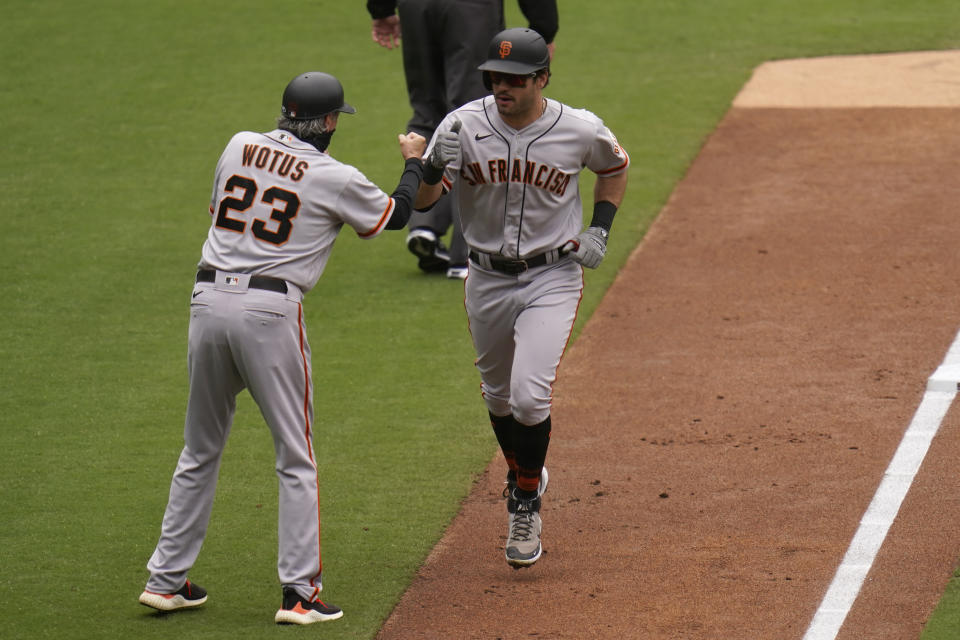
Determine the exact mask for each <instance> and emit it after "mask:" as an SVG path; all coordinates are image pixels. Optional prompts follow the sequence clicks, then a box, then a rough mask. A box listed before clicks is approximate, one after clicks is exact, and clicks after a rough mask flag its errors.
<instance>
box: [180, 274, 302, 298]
mask: <svg viewBox="0 0 960 640" xmlns="http://www.w3.org/2000/svg"><path fill="white" fill-rule="evenodd" d="M216 281H217V272H216V271H214V270H213V269H200V270H199V271H197V282H216ZM247 286H248V287H250V288H253V289H266V290H267V291H276V292H277V293H286V292H287V282H286V280H280V279H279V278H271V277H270V276H250V284H248V285H247Z"/></svg>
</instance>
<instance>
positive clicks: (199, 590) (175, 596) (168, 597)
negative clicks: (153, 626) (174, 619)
mask: <svg viewBox="0 0 960 640" xmlns="http://www.w3.org/2000/svg"><path fill="white" fill-rule="evenodd" d="M206 601H207V590H206V589H204V588H203V587H201V586H200V585H198V584H193V583H191V582H190V581H189V580H187V581H186V582H185V583H184V585H183V586H182V587H180V589H179V590H178V591H174V592H173V593H154V592H152V591H146V590H145V591H144V592H143V593H141V594H140V604H144V605H146V606H148V607H153V608H154V609H156V610H158V611H176V610H177V609H185V608H187V607H198V606H200V605H201V604H203V603H204V602H206Z"/></svg>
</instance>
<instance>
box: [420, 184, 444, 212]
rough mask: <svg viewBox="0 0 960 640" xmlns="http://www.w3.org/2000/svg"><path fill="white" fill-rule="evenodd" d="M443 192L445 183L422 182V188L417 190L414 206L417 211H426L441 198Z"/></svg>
mask: <svg viewBox="0 0 960 640" xmlns="http://www.w3.org/2000/svg"><path fill="white" fill-rule="evenodd" d="M442 194H443V183H441V182H438V183H437V184H427V183H426V182H422V183H420V190H419V191H418V192H417V200H416V202H415V203H414V208H415V209H416V210H417V211H426V210H427V209H429V208H430V207H432V206H433V205H434V204H435V203H436V202H437V200H439V199H440V196H441V195H442Z"/></svg>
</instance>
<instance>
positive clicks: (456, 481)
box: [0, 0, 960, 640]
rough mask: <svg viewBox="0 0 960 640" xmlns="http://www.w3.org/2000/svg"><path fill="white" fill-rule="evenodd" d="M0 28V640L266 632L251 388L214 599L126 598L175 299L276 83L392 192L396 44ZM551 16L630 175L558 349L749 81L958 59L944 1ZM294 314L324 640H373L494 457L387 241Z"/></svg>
mask: <svg viewBox="0 0 960 640" xmlns="http://www.w3.org/2000/svg"><path fill="white" fill-rule="evenodd" d="M506 7H507V9H508V15H509V17H510V19H509V25H510V26H521V25H522V24H523V23H522V22H521V19H520V18H519V12H518V11H517V9H516V3H513V2H511V1H510V0H508V1H507V2H506ZM2 9H3V15H4V22H5V24H6V27H5V29H4V37H3V38H2V39H0V54H2V59H3V60H4V71H3V78H4V82H3V87H2V89H0V130H2V140H3V149H4V153H2V154H0V186H2V193H3V198H2V200H0V202H2V205H0V206H2V223H3V233H2V235H0V269H2V274H3V275H2V277H0V296H2V299H3V300H4V301H5V303H4V316H5V321H4V322H2V323H0V388H2V393H0V434H2V450H3V453H2V455H3V463H2V465H0V487H2V492H3V493H2V497H3V517H2V518H0V548H2V549H3V553H2V562H0V567H2V568H0V590H2V591H0V620H2V626H3V631H2V632H0V635H2V636H3V637H5V638H45V637H51V638H53V637H56V638H100V637H138V638H141V639H144V640H146V639H149V638H168V637H171V636H173V635H177V634H183V635H190V636H195V637H203V638H221V637H222V638H231V639H234V638H265V637H273V636H274V635H280V634H283V633H288V632H289V630H284V629H278V628H277V627H276V625H274V624H273V620H272V614H273V611H274V610H275V607H276V606H277V605H278V604H279V595H280V590H279V588H278V585H277V578H276V571H275V554H276V506H277V505H276V481H275V476H274V473H273V449H272V443H271V440H270V437H269V434H268V432H267V430H266V428H265V427H264V426H263V423H262V420H261V418H260V416H259V414H258V412H257V410H256V407H255V405H253V403H252V401H251V400H250V399H249V396H247V395H244V396H242V398H241V402H240V408H239V411H238V416H237V421H236V423H235V426H234V430H233V434H232V436H231V440H230V443H229V446H228V449H227V453H226V456H225V459H224V463H223V469H222V473H221V478H220V487H219V493H218V498H217V502H216V505H215V508H214V514H213V518H212V523H211V527H210V531H209V534H208V537H207V542H206V545H205V547H204V550H203V553H202V554H201V556H200V560H199V562H198V564H197V566H196V567H195V568H194V570H193V572H192V576H193V577H194V578H195V579H196V580H197V581H198V582H200V583H201V584H204V585H206V586H208V587H209V588H210V589H211V590H212V591H213V590H215V594H214V595H215V598H216V600H213V599H212V600H211V602H210V606H207V607H206V610H205V611H204V612H203V613H200V612H190V613H184V614H181V615H176V616H168V617H163V618H156V617H154V616H152V615H150V614H149V612H148V611H147V610H146V609H145V608H144V607H142V606H140V605H139V604H137V601H136V598H137V595H138V594H139V592H140V590H141V589H142V586H143V583H144V581H145V579H146V571H145V568H144V565H145V563H146V561H147V559H148V557H149V555H150V553H151V551H152V549H153V546H154V544H155V542H156V539H157V535H158V532H159V525H160V518H161V516H162V513H163V507H164V505H165V503H166V492H167V487H168V485H169V480H170V474H171V472H172V470H173V468H174V466H175V463H176V458H177V455H178V453H179V450H180V447H181V445H182V424H183V411H184V408H185V403H186V365H185V353H186V328H187V318H188V316H187V307H188V305H187V301H188V296H189V292H190V285H191V282H192V277H193V274H194V269H195V265H196V262H197V260H198V257H199V250H200V246H201V244H202V242H203V239H204V236H205V232H206V228H207V226H208V224H209V218H208V216H207V211H206V210H207V204H208V199H209V189H210V182H211V179H212V175H213V168H214V164H215V163H216V160H217V157H218V155H219V153H220V151H221V149H222V147H223V145H224V144H225V143H226V141H227V140H228V139H229V137H230V135H232V134H233V133H234V132H235V131H238V130H242V129H252V130H268V129H270V128H272V127H273V124H274V119H275V116H276V115H277V112H278V110H279V100H280V95H281V93H282V91H283V87H284V86H285V85H286V83H287V81H288V80H289V79H290V78H292V77H293V76H294V75H296V74H297V73H300V72H302V71H306V70H314V69H317V70H325V71H329V72H331V73H334V74H335V75H337V76H338V77H339V78H340V79H341V80H342V82H343V84H344V85H345V87H346V93H347V100H348V101H349V102H351V103H352V104H354V105H355V106H357V108H358V111H359V112H358V113H357V114H356V115H355V116H344V117H342V118H341V120H340V128H339V130H338V133H337V135H336V136H335V137H334V139H333V144H332V146H331V152H332V153H333V155H335V156H336V157H338V158H339V159H341V160H342V161H344V162H347V163H350V164H353V165H355V166H357V167H359V168H360V169H361V170H363V171H364V172H365V173H366V174H367V176H369V177H370V178H371V179H373V180H374V181H375V182H377V183H378V184H380V185H381V187H383V188H384V189H386V190H388V191H389V190H391V189H392V188H393V186H394V185H395V184H396V180H397V178H398V176H399V171H400V168H401V166H402V165H401V161H400V156H399V153H398V152H397V150H396V142H395V141H396V134H397V133H400V132H402V131H403V128H404V125H405V122H406V120H407V118H408V117H409V109H408V107H407V103H406V94H405V91H404V83H403V73H402V68H401V64H400V54H399V52H397V51H393V52H388V51H385V50H382V49H379V48H378V47H376V46H375V45H374V44H373V43H372V42H371V41H370V37H369V17H368V15H367V14H366V12H365V9H364V5H363V3H360V2H356V3H346V2H316V3H295V2H290V1H285V0H281V1H278V2H270V3H267V2H251V1H249V0H235V1H233V2H217V1H210V2H187V1H181V2H177V1H174V0H156V1H155V2H150V3H130V2H120V1H119V0H105V1H101V2H94V1H84V0H76V1H73V2H67V1H65V0H59V1H57V0H36V1H30V2H27V1H25V0H4V1H3V2H2ZM560 24H561V28H560V33H559V35H558V39H557V55H556V58H555V62H554V66H553V70H554V76H553V80H552V82H551V86H550V88H549V89H548V94H549V95H550V96H552V97H555V98H558V99H560V100H562V101H564V102H566V103H568V104H570V105H573V106H578V107H587V108H590V109H591V110H593V111H595V112H596V113H597V114H598V115H600V116H601V117H602V118H604V120H605V121H606V122H607V124H608V125H609V126H610V127H611V128H612V129H613V130H614V132H616V133H617V135H618V137H619V139H620V141H621V143H622V144H623V145H624V147H625V148H626V149H627V150H628V151H629V153H630V155H631V158H632V169H631V174H630V187H629V189H628V194H627V199H626V201H625V202H624V206H623V207H622V210H621V212H620V213H619V214H618V217H617V222H616V224H615V226H614V230H613V236H612V239H611V249H610V252H609V254H608V260H607V262H605V263H604V265H603V267H602V268H601V269H600V270H598V271H597V272H591V273H589V274H588V286H587V293H586V296H585V299H584V303H583V306H582V313H581V317H580V319H579V320H578V324H577V330H578V331H579V330H580V329H581V328H582V326H583V323H584V321H585V320H586V319H587V318H588V317H589V314H590V312H591V311H592V310H593V309H594V308H595V306H596V304H597V302H598V301H599V299H600V297H601V296H602V294H603V292H604V291H605V289H606V288H607V286H608V285H609V283H610V282H611V281H612V279H613V278H614V276H615V274H616V271H617V267H618V266H619V265H620V264H622V263H623V261H624V260H625V259H626V258H627V256H628V255H629V253H630V251H631V250H632V249H633V248H634V247H635V246H636V244H637V243H638V242H639V240H640V239H641V238H642V236H643V233H644V232H645V230H646V229H647V227H648V225H649V224H650V222H651V221H652V220H653V219H654V217H655V216H656V214H657V213H658V211H659V210H660V208H661V207H662V206H663V204H664V202H665V201H666V199H667V197H668V196H669V194H670V192H671V190H672V188H673V186H674V184H675V183H676V182H677V181H678V180H679V179H680V178H681V177H682V175H683V173H684V171H685V170H686V168H687V166H688V165H689V163H690V162H691V160H692V159H693V158H694V157H695V156H696V154H697V153H698V151H699V149H700V146H701V144H702V142H703V140H704V139H705V137H706V136H707V135H708V134H709V133H710V131H711V130H712V128H713V127H714V126H715V125H716V123H717V122H718V121H719V120H720V118H721V117H722V116H723V114H724V112H725V111H726V110H727V109H728V108H729V105H730V101H731V99H732V98H733V96H734V95H735V94H736V92H737V91H738V90H739V88H740V87H741V86H742V85H743V83H744V82H745V81H746V80H747V79H748V78H749V76H750V73H751V71H752V69H753V68H754V67H755V66H756V65H758V64H760V63H761V62H763V61H765V60H769V59H776V58H791V57H804V56H817V55H827V54H851V53H867V52H889V51H905V50H929V49H946V48H956V47H957V46H960V34H958V31H957V26H956V25H958V24H960V4H958V3H956V2H955V1H952V0H922V1H920V2H914V3H906V2H903V1H902V0H877V1H873V2H868V1H865V0H809V1H807V2H803V3H797V2H787V1H786V0H726V1H721V0H701V1H699V2H692V1H680V0H677V1H653V0H608V1H607V2H596V3H594V2H572V1H561V2H560ZM591 187H592V182H590V181H589V180H588V181H587V182H586V188H585V190H584V191H585V194H587V193H589V189H590V188H591ZM652 276H653V277H655V274H652ZM305 309H306V314H307V322H308V327H309V331H310V340H311V344H312V346H313V352H314V382H315V389H316V415H317V428H316V436H315V444H316V450H317V452H318V458H319V462H320V473H321V482H322V501H323V516H324V531H323V535H324V569H325V571H324V577H325V580H324V584H325V592H324V594H325V596H327V597H329V599H330V600H331V601H333V602H335V603H337V604H338V605H340V606H341V607H343V608H344V609H345V611H346V616H345V617H344V618H343V620H341V621H339V622H337V623H334V624H331V625H324V628H323V629H322V633H323V634H324V637H325V638H331V639H335V638H370V637H372V636H373V635H374V634H375V633H376V630H377V629H378V627H379V625H380V624H381V622H382V621H383V619H384V618H385V616H386V615H387V614H388V613H389V612H390V610H391V608H392V607H393V606H394V604H395V603H396V601H397V599H398V598H399V596H400V594H401V593H402V592H403V590H404V588H405V586H406V585H407V584H408V582H409V581H410V579H411V577H412V576H413V574H414V572H415V571H416V569H417V567H418V566H419V565H420V563H421V562H422V560H423V558H424V557H425V555H426V554H427V553H428V551H429V550H430V548H431V547H432V545H433V544H434V543H435V542H436V541H437V540H438V538H439V537H440V535H441V534H442V532H443V529H444V526H445V525H446V524H447V523H448V522H449V521H450V519H451V517H452V516H453V515H454V514H455V513H456V511H457V508H458V504H459V502H460V500H461V499H462V498H463V497H464V496H465V495H466V494H467V492H468V491H469V489H470V486H471V481H472V479H473V477H474V476H475V474H477V473H478V472H479V471H481V470H482V469H483V467H484V466H485V464H486V463H487V462H488V461H489V460H490V458H491V456H492V455H493V453H494V451H495V444H494V441H493V438H492V434H490V433H489V428H488V426H487V424H486V413H485V409H484V408H483V406H482V403H481V401H480V399H479V394H478V387H479V379H478V376H477V374H476V372H475V370H474V369H473V366H472V362H473V353H472V349H471V345H470V341H469V337H468V334H467V329H466V320H465V316H464V312H463V306H462V288H461V286H460V284H459V283H457V282H453V281H447V280H446V279H444V278H434V277H426V276H423V275H421V274H420V273H419V272H418V271H417V269H416V267H415V262H414V261H413V260H412V258H411V256H410V255H409V254H408V253H407V252H406V249H405V248H404V246H403V235H402V234H398V233H394V234H389V233H388V234H386V235H385V236H384V237H381V238H379V239H377V240H374V241H372V242H364V241H360V240H358V239H357V238H356V237H355V236H354V235H353V234H352V233H350V232H346V233H344V234H342V236H341V238H340V239H339V240H338V243H337V246H336V248H335V249H334V252H333V256H332V258H331V261H330V264H329V267H328V269H327V272H326V273H325V274H324V276H323V277H322V278H321V280H320V284H319V285H318V286H317V287H316V289H315V290H314V291H313V292H311V294H310V295H309V296H308V298H307V299H306V304H305ZM955 582H956V580H955ZM944 603H945V605H944V607H943V608H942V609H941V611H940V612H939V613H938V616H937V617H936V618H935V620H934V621H933V622H932V623H931V625H930V629H929V630H928V634H927V635H926V636H924V638H925V639H926V640H931V639H933V640H941V639H945V638H948V637H954V636H952V635H949V634H950V633H951V630H953V631H954V632H955V630H956V628H957V627H958V613H957V611H958V608H960V605H958V594H957V590H956V589H954V590H953V591H952V592H951V593H948V596H947V597H946V598H945V600H944Z"/></svg>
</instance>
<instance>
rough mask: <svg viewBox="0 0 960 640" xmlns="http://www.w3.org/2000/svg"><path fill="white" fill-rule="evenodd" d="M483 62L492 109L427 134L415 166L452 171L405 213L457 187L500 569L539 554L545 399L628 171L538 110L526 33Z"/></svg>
mask: <svg viewBox="0 0 960 640" xmlns="http://www.w3.org/2000/svg"><path fill="white" fill-rule="evenodd" d="M487 58H488V59H487V61H486V62H484V63H483V64H481V65H480V67H479V69H480V70H481V71H482V74H483V80H484V82H485V83H486V85H487V86H488V87H489V88H490V89H491V90H492V92H493V95H492V96H488V97H485V98H481V99H479V100H475V101H473V102H470V103H468V104H466V105H464V106H462V107H460V108H459V109H456V110H454V111H452V112H451V113H449V114H448V115H447V116H446V118H444V120H443V122H441V123H440V126H439V127H438V128H437V132H436V133H435V134H434V136H433V139H432V140H431V142H430V147H429V150H428V152H429V153H435V152H436V149H437V148H441V149H444V150H449V151H450V154H451V155H454V154H456V153H457V151H458V149H457V147H459V157H457V158H456V159H455V160H453V161H452V162H450V163H449V164H448V165H447V166H446V168H445V170H443V171H441V170H438V169H433V168H427V169H426V170H425V171H424V179H423V183H422V184H421V185H420V190H419V193H418V196H417V203H416V208H417V209H424V208H428V207H430V206H432V205H433V204H434V203H435V202H436V201H437V200H438V199H439V198H440V196H441V194H442V193H445V192H447V191H449V190H450V187H451V186H452V184H453V182H454V181H459V184H458V188H457V190H456V191H454V192H453V193H454V195H455V196H457V197H458V204H459V207H460V215H461V222H462V225H463V235H464V238H465V239H466V241H467V244H468V245H469V248H470V252H469V255H470V266H469V273H468V276H467V280H466V283H465V292H466V302H465V306H466V310H467V318H468V320H469V325H470V332H471V334H472V337H473V343H474V347H475V349H476V353H477V360H476V365H477V368H478V369H479V371H480V376H481V383H482V384H481V390H482V395H483V399H484V402H485V403H486V407H487V410H488V412H489V415H490V421H491V423H492V426H493V431H494V433H495V434H496V438H497V442H498V443H499V445H500V449H501V450H502V451H503V456H504V458H505V459H506V462H507V465H508V467H509V470H508V472H507V487H506V491H505V495H506V496H507V512H508V522H509V533H508V538H507V542H506V545H505V555H506V559H507V562H508V563H509V564H510V565H511V566H513V567H515V568H521V567H529V566H531V565H533V564H534V563H535V562H536V561H537V560H538V559H539V558H540V554H541V551H542V545H541V540H540V533H541V519H540V507H541V496H542V494H543V491H544V490H545V489H546V481H547V473H546V468H545V467H544V461H545V459H546V455H547V445H548V444H549V440H550V432H551V422H550V407H551V402H552V386H553V382H554V380H556V377H557V368H558V367H559V365H560V359H561V357H562V356H563V352H564V350H565V348H566V345H567V341H568V339H569V337H570V331H571V329H572V327H573V323H574V320H575V318H576V314H577V308H578V306H579V304H580V297H581V292H582V290H583V269H582V266H586V267H589V268H596V267H597V266H598V265H599V264H600V261H601V260H602V259H603V256H604V253H605V252H606V244H607V237H608V234H609V231H610V226H611V224H612V222H613V218H614V214H615V213H616V210H617V207H618V206H619V205H620V203H621V201H622V199H623V194H624V192H625V191H626V186H627V167H628V165H629V163H630V160H629V157H628V156H627V153H626V152H625V151H624V150H623V148H622V147H621V146H620V145H619V144H618V143H617V139H616V138H615V137H614V135H613V134H612V133H611V132H610V130H609V129H608V128H607V127H606V126H604V124H603V122H602V121H601V120H600V119H599V118H598V117H597V116H595V115H594V114H592V113H590V112H589V111H584V110H581V109H572V108H570V107H568V106H566V105H564V104H561V103H560V102H557V101H555V100H550V99H547V98H545V97H543V95H542V92H543V89H544V88H545V87H546V86H547V84H548V82H549V81H550V69H549V65H550V56H549V54H548V51H547V44H546V42H545V41H544V39H543V38H542V37H541V36H540V35H539V34H538V33H537V32H536V31H533V30H531V29H521V28H517V29H507V30H506V31H502V32H500V33H499V34H497V35H496V36H495V37H494V38H493V40H492V41H491V42H490V46H489V50H488V56H487ZM584 167H586V168H588V169H590V170H591V171H593V172H594V173H595V174H596V175H597V181H596V187H595V189H594V208H593V218H592V220H591V222H590V224H589V226H588V227H587V228H586V229H585V230H581V229H582V208H581V202H580V188H579V185H578V176H579V174H580V171H581V170H582V169H583V168H584ZM581 265H582V266H581Z"/></svg>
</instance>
